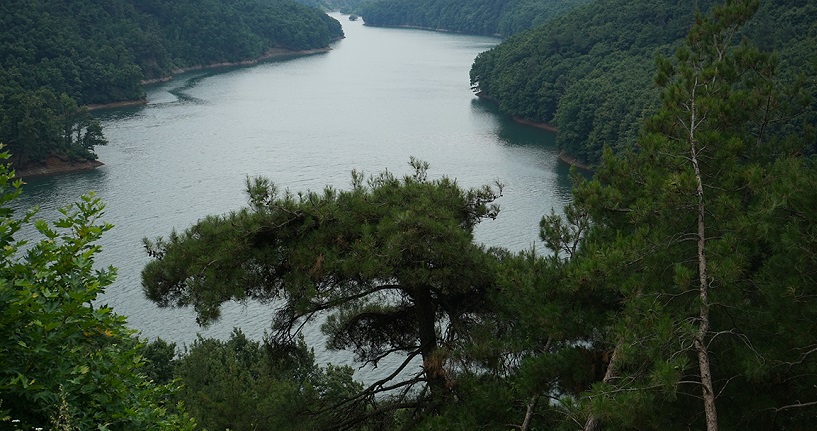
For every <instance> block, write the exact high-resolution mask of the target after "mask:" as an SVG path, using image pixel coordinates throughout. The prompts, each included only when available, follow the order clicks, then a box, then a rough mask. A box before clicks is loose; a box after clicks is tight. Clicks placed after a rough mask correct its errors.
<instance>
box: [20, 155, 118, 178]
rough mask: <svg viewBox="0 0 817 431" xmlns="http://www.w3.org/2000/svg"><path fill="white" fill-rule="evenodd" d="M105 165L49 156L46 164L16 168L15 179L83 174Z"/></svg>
mask: <svg viewBox="0 0 817 431" xmlns="http://www.w3.org/2000/svg"><path fill="white" fill-rule="evenodd" d="M103 165H105V164H104V163H102V162H100V161H99V160H85V161H71V160H66V159H63V158H61V157H58V156H49V157H48V159H46V161H45V162H42V163H33V164H29V165H28V166H26V167H23V168H17V167H13V166H12V167H13V168H14V177H15V178H22V179H26V178H35V177H48V176H52V175H59V174H69V173H73V172H83V171H90V170H93V169H96V168H98V167H100V166H103Z"/></svg>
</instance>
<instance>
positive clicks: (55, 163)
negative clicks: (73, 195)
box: [15, 46, 332, 178]
mask: <svg viewBox="0 0 817 431" xmlns="http://www.w3.org/2000/svg"><path fill="white" fill-rule="evenodd" d="M331 50H332V48H331V47H328V46H327V47H325V48H315V49H303V50H297V51H296V50H291V49H286V48H271V49H269V50H267V52H265V53H264V54H262V55H261V56H260V57H258V58H255V59H251V60H242V61H234V62H229V61H225V62H220V63H213V64H207V65H199V66H190V67H183V68H178V69H174V70H172V71H171V73H170V75H168V76H165V77H162V78H156V79H145V80H142V81H141V82H140V84H141V85H143V86H144V85H151V84H158V83H162V82H168V81H170V80H172V79H173V78H175V77H176V76H177V75H180V74H182V73H186V72H193V71H197V70H210V69H220V68H226V67H240V66H253V65H256V64H259V63H262V62H264V61H267V60H270V59H273V58H286V57H300V56H306V55H313V54H320V53H325V52H329V51H331ZM147 103H148V100H147V99H146V98H143V99H135V100H120V101H117V102H111V103H95V104H90V105H85V108H86V109H88V110H89V111H96V110H103V109H115V108H127V107H130V106H140V105H147ZM103 165H105V164H104V163H102V162H100V161H99V160H86V161H83V162H72V161H69V160H64V159H62V158H60V157H58V156H49V157H48V159H46V161H45V162H43V163H37V166H26V167H24V168H20V169H15V176H16V177H17V178H33V177H46V176H51V175H59V174H67V173H72V172H82V171H90V170H92V169H96V168H98V167H100V166H103Z"/></svg>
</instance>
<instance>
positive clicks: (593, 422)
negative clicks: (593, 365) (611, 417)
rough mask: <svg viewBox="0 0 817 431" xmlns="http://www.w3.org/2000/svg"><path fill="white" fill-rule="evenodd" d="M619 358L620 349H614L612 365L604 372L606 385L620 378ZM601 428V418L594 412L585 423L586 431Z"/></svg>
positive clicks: (609, 364) (603, 380) (594, 430)
mask: <svg viewBox="0 0 817 431" xmlns="http://www.w3.org/2000/svg"><path fill="white" fill-rule="evenodd" d="M618 356H619V348H618V347H616V348H615V349H613V355H612V356H610V363H608V364H607V371H605V372H604V378H603V379H602V380H601V381H602V382H604V383H609V382H610V380H612V379H614V378H616V377H618ZM598 427H599V418H598V416H596V415H595V414H593V412H592V411H591V412H590V416H589V417H588V418H587V422H585V423H584V431H596V430H597V429H598Z"/></svg>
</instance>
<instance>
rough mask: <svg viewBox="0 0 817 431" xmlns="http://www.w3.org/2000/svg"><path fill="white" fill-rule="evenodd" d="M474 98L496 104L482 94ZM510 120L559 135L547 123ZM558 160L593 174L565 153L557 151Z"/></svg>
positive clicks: (554, 128) (591, 169) (557, 129)
mask: <svg viewBox="0 0 817 431" xmlns="http://www.w3.org/2000/svg"><path fill="white" fill-rule="evenodd" d="M476 96H477V98H480V99H484V100H487V101H489V102H491V103H493V104H496V102H495V101H494V99H492V98H491V97H490V96H487V95H485V94H483V93H482V92H479V93H477V94H476ZM511 119H512V120H513V122H514V123H517V124H522V125H525V126H530V127H536V128H537V129H542V130H547V131H548V132H553V133H559V128H558V127H556V126H554V125H552V124H549V123H540V122H537V121H531V120H526V119H524V118H522V117H519V116H516V115H512V116H511ZM559 160H561V161H562V162H564V163H567V164H568V165H570V166H575V167H576V168H577V169H581V170H583V171H587V172H593V168H592V167H591V166H590V165H588V164H586V163H582V162H580V161H579V160H578V159H577V158H576V157H574V156H572V155H570V154H569V153H567V152H566V151H559Z"/></svg>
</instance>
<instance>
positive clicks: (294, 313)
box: [142, 161, 497, 428]
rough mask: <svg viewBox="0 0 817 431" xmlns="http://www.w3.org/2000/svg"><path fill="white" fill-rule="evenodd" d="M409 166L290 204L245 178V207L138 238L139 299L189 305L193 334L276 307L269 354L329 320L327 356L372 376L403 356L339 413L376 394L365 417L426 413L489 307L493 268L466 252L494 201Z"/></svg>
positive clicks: (480, 255)
mask: <svg viewBox="0 0 817 431" xmlns="http://www.w3.org/2000/svg"><path fill="white" fill-rule="evenodd" d="M412 165H413V167H414V168H415V173H414V174H413V175H411V176H406V177H404V178H397V177H395V176H393V175H391V174H389V173H388V172H385V173H382V174H380V175H377V176H374V177H371V178H370V179H369V180H368V184H365V180H364V177H363V176H362V175H361V174H358V173H353V180H352V189H351V190H349V191H337V190H334V189H332V188H327V189H326V190H324V191H323V193H315V192H309V193H305V194H299V195H297V196H294V195H292V194H290V193H288V192H285V193H283V194H280V193H279V191H278V189H277V188H276V187H275V186H273V185H272V184H271V183H270V182H269V181H267V180H263V179H257V180H255V181H249V184H248V191H249V195H250V201H251V207H250V208H247V209H244V210H241V211H239V212H235V213H231V214H229V215H227V216H221V217H208V218H205V219H203V220H201V221H199V222H198V223H197V224H196V225H195V226H193V227H192V228H190V229H188V230H186V231H185V232H183V233H176V232H174V233H172V234H171V235H170V236H169V237H168V238H167V239H158V240H157V241H155V242H154V241H147V242H146V247H147V249H148V252H149V254H150V255H151V256H153V257H154V258H155V260H153V261H152V262H150V263H149V264H148V265H147V266H146V267H145V269H144V270H143V273H142V276H143V285H144V288H145V292H146V293H147V295H148V297H149V298H151V299H152V300H154V301H156V302H157V303H158V304H159V305H161V306H170V305H174V306H187V305H190V306H193V307H194V309H195V310H196V313H197V315H198V320H199V322H201V323H203V324H206V323H208V322H210V321H212V320H213V319H216V318H217V317H218V315H219V306H220V305H221V303H223V302H225V301H229V300H244V299H256V300H261V301H272V300H276V301H281V303H280V304H278V305H277V306H276V309H277V312H276V315H275V318H274V322H273V328H274V330H275V331H276V332H275V333H274V334H273V336H272V340H273V341H274V344H276V345H282V346H286V345H291V344H292V343H293V340H292V337H293V334H294V333H297V331H298V330H299V328H301V327H302V325H303V324H304V323H305V322H307V321H309V320H312V319H314V318H315V317H316V316H318V315H320V314H322V313H328V315H327V318H326V321H325V323H324V324H323V326H322V329H323V331H324V332H325V333H326V334H327V336H328V340H327V347H328V348H330V349H348V350H350V351H352V352H353V353H354V354H355V357H356V358H357V360H358V361H360V362H361V363H364V364H372V365H374V366H377V365H379V364H380V362H381V361H382V360H383V359H384V358H386V357H393V355H396V354H399V355H403V357H402V359H399V360H398V362H399V366H397V368H396V369H393V370H391V371H390V372H389V373H388V375H387V376H386V377H384V378H383V379H381V380H379V381H377V382H374V383H372V384H370V385H369V386H368V387H367V388H366V389H365V390H364V391H362V392H360V393H359V394H356V396H355V397H353V398H351V399H349V400H348V401H347V403H346V404H345V405H343V407H344V408H345V409H351V410H354V408H355V406H359V405H361V404H366V403H370V402H371V400H373V399H374V398H373V397H374V396H375V395H377V394H381V393H388V394H389V402H384V403H382V404H381V405H380V406H379V407H378V409H377V410H376V411H374V412H370V413H369V415H370V416H372V417H376V416H377V415H378V414H380V413H387V412H389V411H393V410H395V409H398V408H405V409H412V410H413V411H414V412H415V413H414V414H413V415H419V416H423V415H425V414H427V413H428V412H433V411H435V410H437V409H439V408H440V406H443V405H445V400H446V399H449V398H450V397H451V395H452V387H453V384H454V383H453V375H452V374H451V370H453V369H454V368H455V365H456V364H455V356H454V352H456V351H457V350H459V349H461V348H462V347H463V346H464V345H467V344H469V343H470V332H469V331H470V329H471V328H472V327H474V325H475V324H477V323H478V322H479V321H480V319H481V315H482V314H483V313H487V312H488V311H490V310H488V309H487V306H488V301H487V300H486V299H487V295H488V294H489V293H490V292H491V290H492V289H493V287H494V284H495V271H494V265H495V262H496V259H495V257H494V256H493V254H492V253H491V252H490V251H489V250H486V249H485V248H484V247H481V246H479V245H477V244H474V242H473V235H472V230H473V227H474V225H475V224H476V223H478V222H479V221H480V220H482V219H483V218H486V217H494V216H495V215H496V211H497V208H496V207H493V206H491V205H490V203H491V202H492V201H493V200H494V199H495V198H496V197H497V194H496V193H497V192H496V191H495V190H492V189H491V188H489V187H484V188H481V189H474V190H462V189H460V188H459V187H458V186H457V185H456V183H455V182H454V181H452V180H450V179H448V178H442V179H438V180H429V179H428V178H427V176H426V175H427V173H426V169H427V164H425V163H422V162H418V161H413V162H412ZM418 362H419V363H421V364H422V367H420V370H419V371H415V370H417V366H418ZM357 420H360V418H355V417H352V418H349V420H348V421H341V422H339V423H338V424H337V426H338V428H348V427H351V426H354V425H355V422H356V421H357Z"/></svg>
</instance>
